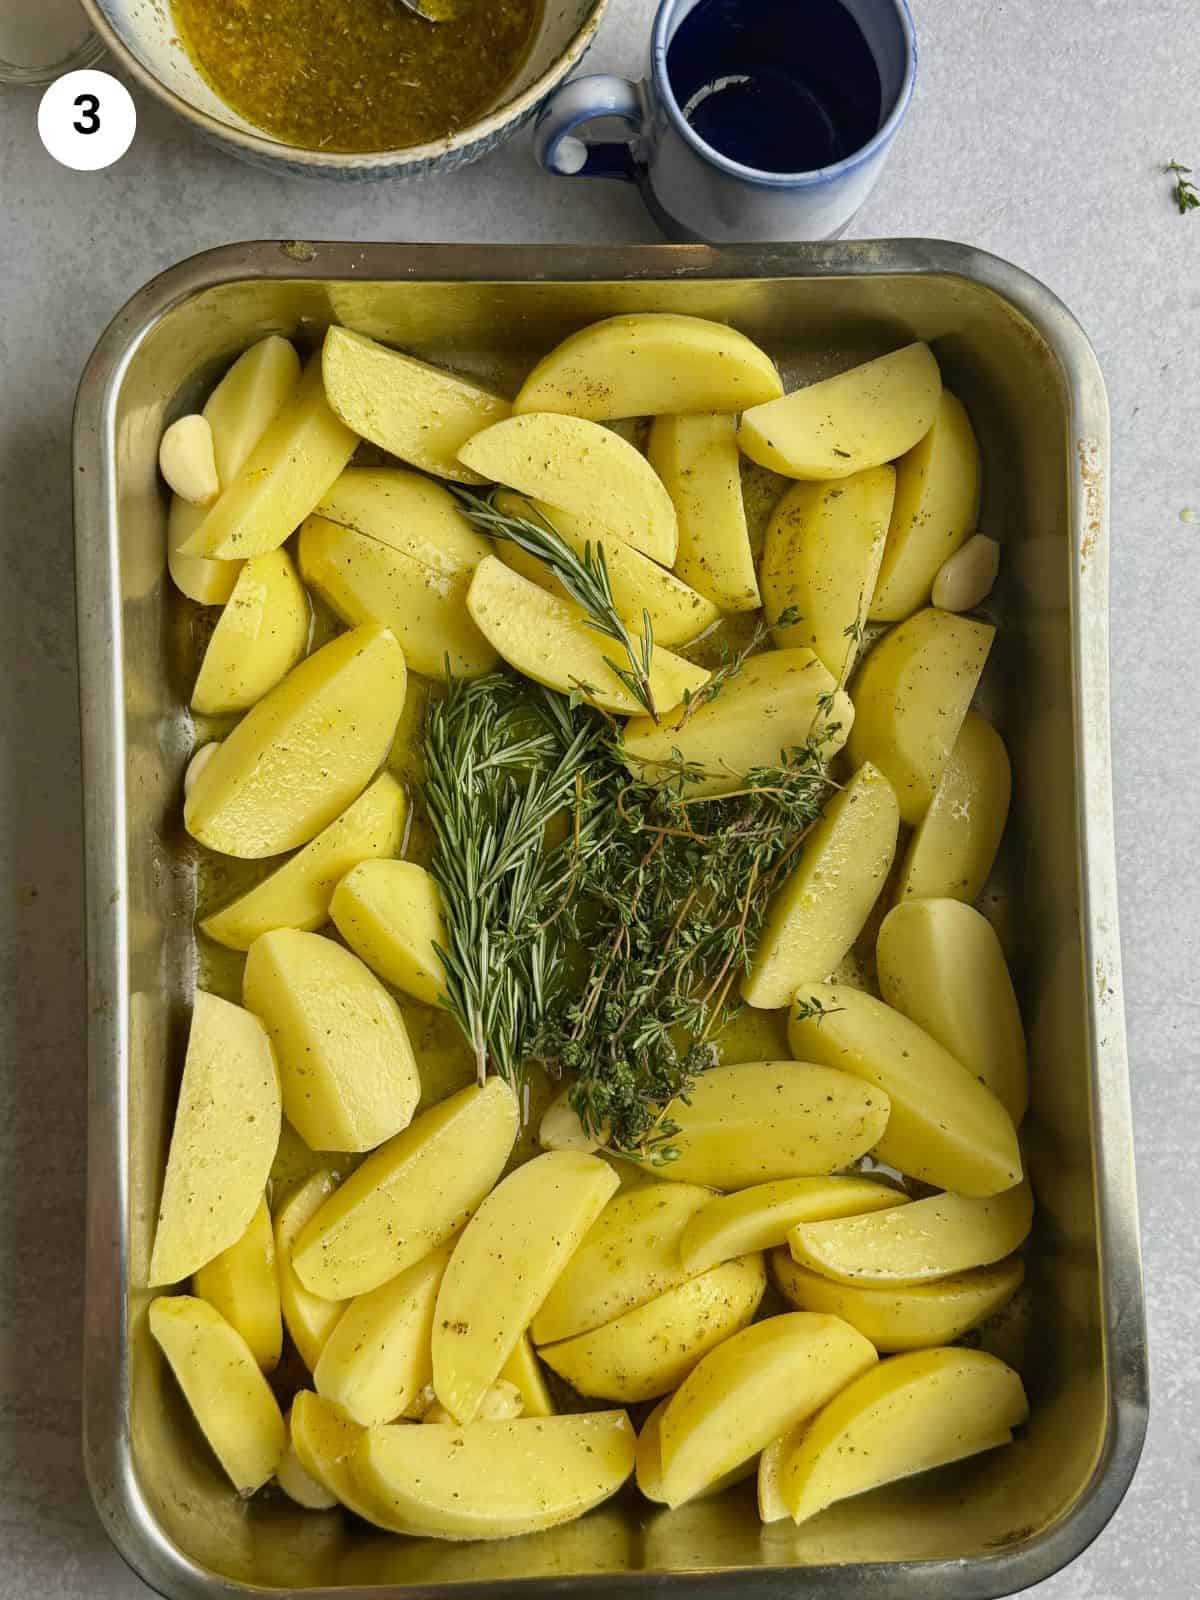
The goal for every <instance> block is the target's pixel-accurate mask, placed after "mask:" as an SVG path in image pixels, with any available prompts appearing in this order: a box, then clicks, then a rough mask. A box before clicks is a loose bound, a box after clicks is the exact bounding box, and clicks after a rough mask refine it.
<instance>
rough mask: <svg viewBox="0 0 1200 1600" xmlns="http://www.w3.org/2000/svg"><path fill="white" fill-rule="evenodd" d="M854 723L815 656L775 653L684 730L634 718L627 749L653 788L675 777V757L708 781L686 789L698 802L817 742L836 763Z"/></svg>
mask: <svg viewBox="0 0 1200 1600" xmlns="http://www.w3.org/2000/svg"><path fill="white" fill-rule="evenodd" d="M693 687H694V686H693ZM830 694H832V695H833V702H832V705H831V706H829V708H828V709H823V708H822V706H821V705H820V704H819V703H818V702H820V701H821V699H822V697H823V696H825V695H830ZM661 709H662V708H660V710H661ZM853 720H854V711H853V708H852V707H851V705H850V701H849V699H848V698H847V697H846V695H845V694H843V692H842V691H841V690H840V689H837V688H836V686H835V684H834V681H833V679H832V678H831V677H830V676H829V674H828V672H826V670H825V668H824V667H823V666H822V665H821V663H820V662H819V661H818V660H817V658H816V656H814V655H813V653H812V651H811V650H768V651H765V652H764V653H763V654H762V655H757V656H751V657H750V659H749V660H748V661H747V662H746V663H745V665H744V666H743V668H742V670H741V672H739V673H738V675H737V676H736V677H735V678H733V679H731V680H730V681H729V682H728V683H727V684H726V685H725V686H724V688H722V690H721V692H720V694H719V695H717V696H715V697H714V698H713V699H712V700H710V701H708V702H707V704H704V705H701V706H699V707H698V708H697V709H696V710H695V711H694V712H692V713H691V714H690V715H687V717H686V720H685V721H683V722H682V726H681V725H680V722H681V719H680V718H678V717H677V718H670V717H666V718H662V717H660V720H659V722H658V723H655V722H653V721H651V719H650V718H649V717H634V718H633V719H632V720H631V721H630V722H629V724H628V725H627V726H626V729H625V733H624V737H623V741H622V742H623V745H624V750H625V758H626V761H627V762H628V764H629V766H630V768H631V769H632V770H633V771H634V772H635V773H639V774H641V775H643V776H644V777H645V778H646V779H647V780H652V779H653V778H654V777H655V776H656V775H657V774H671V773H673V772H674V771H675V765H676V758H675V752H676V751H678V752H679V754H680V755H681V756H682V757H683V759H684V761H686V762H689V763H691V764H692V768H693V770H694V771H696V772H697V773H705V774H707V776H706V777H704V778H703V779H702V780H701V781H699V782H695V783H689V784H688V786H687V793H688V798H689V799H693V800H695V799H700V798H701V797H703V796H705V795H719V794H728V793H729V792H730V791H731V790H733V789H737V788H740V787H741V785H742V782H743V780H744V779H745V776H746V774H747V772H749V771H750V770H751V769H752V768H754V767H772V766H777V765H778V764H779V762H780V759H781V757H782V755H783V753H784V752H786V751H788V750H790V749H793V748H795V747H797V746H801V745H805V744H807V743H808V742H809V741H810V740H822V739H823V743H822V745H821V754H822V756H823V757H825V758H829V757H832V756H833V755H835V754H836V753H837V751H838V750H840V749H841V747H842V745H843V744H844V743H845V742H846V734H847V732H848V730H849V728H850V725H851V723H852V722H853Z"/></svg>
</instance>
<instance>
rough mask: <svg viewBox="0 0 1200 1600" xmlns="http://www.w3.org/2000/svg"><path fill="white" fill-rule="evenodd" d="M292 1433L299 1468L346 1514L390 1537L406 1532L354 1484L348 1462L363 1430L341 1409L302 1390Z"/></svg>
mask: <svg viewBox="0 0 1200 1600" xmlns="http://www.w3.org/2000/svg"><path fill="white" fill-rule="evenodd" d="M291 1432H292V1447H293V1449H294V1450H295V1452H296V1454H297V1456H298V1457H299V1458H300V1465H301V1466H302V1467H303V1468H304V1470H305V1472H306V1473H307V1474H308V1476H309V1477H310V1478H312V1479H314V1480H315V1481H316V1482H317V1483H319V1484H320V1485H321V1486H322V1488H324V1489H325V1490H327V1492H328V1493H329V1494H331V1495H332V1496H333V1497H334V1499H335V1500H336V1501H338V1502H340V1504H342V1505H344V1506H345V1508H346V1510H347V1511H352V1512H353V1513H354V1515H355V1516H356V1517H362V1519H363V1520H364V1522H370V1523H373V1524H374V1525H375V1526H376V1527H377V1528H385V1529H387V1530H388V1532H390V1533H407V1532H408V1531H409V1530H408V1529H407V1528H406V1527H404V1526H403V1525H401V1524H398V1523H392V1522H391V1521H389V1519H388V1517H387V1515H386V1513H385V1512H384V1510H383V1509H382V1507H380V1506H377V1505H376V1504H375V1503H374V1501H373V1500H371V1499H370V1498H369V1496H368V1495H367V1493H366V1491H365V1490H364V1489H363V1488H362V1487H360V1485H359V1484H358V1483H357V1482H356V1481H355V1478H354V1476H353V1474H352V1472H351V1470H350V1462H351V1458H352V1456H353V1455H354V1451H355V1449H356V1448H357V1446H358V1442H359V1440H360V1439H362V1438H363V1437H364V1436H365V1434H366V1429H365V1428H360V1427H359V1425H358V1423H357V1422H354V1421H352V1420H351V1419H350V1418H349V1417H348V1416H347V1415H346V1413H345V1412H344V1411H343V1410H342V1409H341V1407H340V1406H335V1405H330V1403H329V1401H328V1400H322V1399H321V1397H320V1395H316V1394H313V1393H312V1392H311V1391H310V1390H308V1389H301V1390H300V1392H299V1394H298V1395H297V1396H296V1398H295V1399H294V1400H293V1401H292V1413H291Z"/></svg>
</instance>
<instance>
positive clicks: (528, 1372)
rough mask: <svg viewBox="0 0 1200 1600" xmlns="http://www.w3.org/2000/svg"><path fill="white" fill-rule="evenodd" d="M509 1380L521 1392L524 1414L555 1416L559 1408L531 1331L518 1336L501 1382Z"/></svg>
mask: <svg viewBox="0 0 1200 1600" xmlns="http://www.w3.org/2000/svg"><path fill="white" fill-rule="evenodd" d="M505 1381H507V1382H509V1383H511V1384H514V1385H515V1386H516V1388H517V1390H518V1392H519V1393H520V1396H521V1415H522V1416H526V1417H552V1416H554V1414H555V1412H556V1411H557V1410H558V1407H557V1406H556V1405H555V1404H554V1400H553V1397H552V1396H551V1394H550V1389H549V1386H548V1385H547V1383H546V1375H545V1373H544V1372H543V1371H542V1367H541V1363H540V1362H539V1361H538V1358H537V1356H536V1354H535V1353H534V1348H533V1341H532V1340H531V1339H530V1337H529V1335H528V1334H527V1333H523V1334H522V1335H521V1337H520V1338H519V1339H518V1340H517V1342H516V1344H515V1345H514V1346H513V1352H512V1355H510V1356H509V1358H508V1360H507V1361H506V1362H505V1363H504V1366H503V1367H502V1369H501V1372H500V1382H505ZM484 1403H485V1404H486V1400H485V1402H484Z"/></svg>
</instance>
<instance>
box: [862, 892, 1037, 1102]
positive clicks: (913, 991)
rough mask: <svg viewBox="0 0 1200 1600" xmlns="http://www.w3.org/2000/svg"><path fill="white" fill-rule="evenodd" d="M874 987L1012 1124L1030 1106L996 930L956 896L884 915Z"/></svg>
mask: <svg viewBox="0 0 1200 1600" xmlns="http://www.w3.org/2000/svg"><path fill="white" fill-rule="evenodd" d="M876 959H877V963H878V968H879V988H880V992H881V993H882V995H883V998H884V999H885V1000H886V1001H887V1003H888V1004H889V1005H890V1006H894V1007H895V1008H896V1010H897V1011H902V1012H903V1013H904V1015H905V1016H906V1017H908V1018H909V1019H910V1020H911V1021H913V1022H915V1023H916V1024H917V1026H918V1027H920V1028H924V1030H925V1032H926V1033H928V1034H930V1035H932V1037H933V1038H935V1039H936V1040H937V1042H938V1043H939V1044H940V1045H942V1046H944V1047H945V1049H947V1050H949V1052H950V1054H951V1055H952V1056H954V1057H956V1059H957V1060H959V1061H961V1062H962V1064H963V1066H964V1067H966V1068H967V1069H968V1071H970V1072H973V1073H974V1074H975V1076H976V1077H977V1078H978V1079H979V1080H980V1082H981V1083H985V1084H986V1085H987V1087H988V1088H989V1089H990V1090H991V1091H992V1093H993V1094H994V1095H995V1096H996V1098H997V1099H998V1100H999V1101H1000V1103H1001V1105H1002V1106H1003V1107H1004V1109H1005V1110H1006V1111H1007V1112H1008V1114H1009V1116H1010V1117H1011V1118H1012V1120H1013V1125H1014V1126H1015V1127H1020V1124H1021V1118H1022V1117H1023V1116H1024V1115H1025V1109H1026V1107H1027V1106H1028V1104H1029V1077H1028V1073H1027V1071H1026V1066H1025V1030H1024V1028H1023V1027H1022V1025H1021V1012H1020V1008H1019V1007H1018V1005H1017V997H1016V994H1015V993H1014V992H1013V985H1012V979H1011V978H1010V977H1009V973H1008V966H1007V964H1006V962H1005V960H1004V951H1003V950H1002V949H1001V948H1000V941H999V939H998V938H997V937H996V930H995V929H994V928H993V927H992V925H991V923H990V922H989V921H988V920H987V918H986V917H984V916H981V915H980V914H979V912H978V911H976V910H975V909H974V907H972V906H966V905H963V903H962V902H961V901H960V900H905V901H904V902H903V903H902V904H901V905H898V906H895V907H894V908H893V909H892V910H891V911H889V912H888V914H887V916H886V917H885V918H884V919H883V925H882V926H881V927H880V929H879V939H878V943H877V945H876Z"/></svg>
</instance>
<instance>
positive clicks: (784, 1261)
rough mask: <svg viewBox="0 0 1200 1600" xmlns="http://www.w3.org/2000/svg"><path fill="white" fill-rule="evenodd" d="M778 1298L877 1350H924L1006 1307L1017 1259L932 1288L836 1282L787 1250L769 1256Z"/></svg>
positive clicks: (1019, 1272)
mask: <svg viewBox="0 0 1200 1600" xmlns="http://www.w3.org/2000/svg"><path fill="white" fill-rule="evenodd" d="M771 1275H772V1277H773V1278H774V1279H775V1283H776V1285H777V1286H778V1288H779V1291H780V1293H781V1294H782V1295H783V1296H784V1298H785V1299H786V1300H789V1301H790V1302H791V1304H792V1305H794V1306H796V1307H798V1309H799V1310H801V1311H824V1312H827V1313H828V1314H829V1315H830V1316H835V1317H841V1318H843V1320H844V1321H846V1322H848V1323H849V1324H850V1325H851V1327H854V1328H857V1329H858V1331H859V1333H861V1334H862V1335H863V1337H864V1338H866V1339H869V1340H870V1341H871V1343H872V1344H873V1345H874V1346H875V1348H876V1349H877V1350H880V1351H882V1352H883V1353H884V1354H887V1353H888V1352H890V1351H893V1350H924V1349H927V1348H928V1347H929V1346H931V1345H939V1344H951V1343H952V1342H953V1341H954V1340H955V1339H961V1338H962V1336H963V1334H964V1333H967V1332H968V1331H969V1330H970V1329H971V1328H974V1327H976V1326H977V1325H978V1324H979V1323H981V1322H983V1321H985V1320H986V1319H987V1318H988V1317H990V1316H992V1315H993V1313H995V1312H997V1311H999V1310H1000V1308H1001V1307H1002V1306H1005V1305H1007V1304H1008V1302H1009V1301H1010V1300H1011V1299H1012V1297H1013V1295H1014V1294H1015V1293H1016V1292H1017V1290H1018V1289H1019V1288H1020V1286H1021V1282H1022V1279H1023V1278H1024V1276H1025V1264H1024V1262H1023V1261H1022V1260H1021V1259H1020V1257H1019V1256H1011V1257H1010V1258H1009V1259H1008V1260H1007V1261H1000V1262H997V1263H996V1265H995V1266H989V1267H979V1268H977V1269H976V1270H975V1271H974V1272H964V1273H962V1274H959V1275H956V1276H953V1277H949V1278H939V1279H937V1280H936V1281H935V1282H933V1283H920V1284H904V1285H895V1284H889V1285H887V1286H886V1287H882V1286H878V1285H873V1284H848V1283H834V1282H833V1281H832V1280H831V1279H829V1278H824V1277H822V1276H821V1275H820V1274H819V1273H816V1272H810V1271H808V1269H807V1268H805V1267H801V1266H799V1265H797V1263H796V1262H795V1261H793V1260H792V1258H791V1255H790V1254H789V1253H788V1251H786V1250H777V1251H776V1252H775V1253H774V1254H773V1255H772V1257H771Z"/></svg>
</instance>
